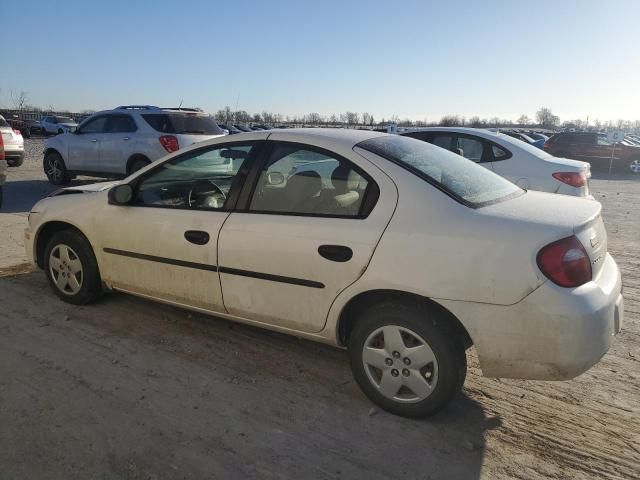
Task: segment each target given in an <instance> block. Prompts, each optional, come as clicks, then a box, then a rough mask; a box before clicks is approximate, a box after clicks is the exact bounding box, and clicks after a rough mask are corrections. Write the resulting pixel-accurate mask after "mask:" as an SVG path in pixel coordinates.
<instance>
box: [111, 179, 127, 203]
mask: <svg viewBox="0 0 640 480" xmlns="http://www.w3.org/2000/svg"><path fill="white" fill-rule="evenodd" d="M107 196H108V198H109V205H129V203H131V200H132V199H133V188H132V187H131V185H129V184H128V183H123V184H120V185H116V186H115V187H113V188H112V189H111V190H109V193H108V194H107Z"/></svg>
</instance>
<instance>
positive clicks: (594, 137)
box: [544, 132, 640, 174]
mask: <svg viewBox="0 0 640 480" xmlns="http://www.w3.org/2000/svg"><path fill="white" fill-rule="evenodd" d="M544 150H545V152H547V153H550V154H551V155H553V156H554V157H561V158H572V159H574V160H582V161H585V162H589V163H590V164H591V167H592V168H593V169H594V170H596V169H598V170H608V169H609V165H610V164H611V167H612V169H614V170H616V171H619V172H631V173H636V174H640V146H632V145H626V144H624V143H616V144H615V145H614V144H613V143H611V142H609V141H608V140H607V135H605V134H602V133H596V132H561V133H556V134H555V135H554V136H552V137H551V138H550V139H549V140H547V142H546V143H545V144H544Z"/></svg>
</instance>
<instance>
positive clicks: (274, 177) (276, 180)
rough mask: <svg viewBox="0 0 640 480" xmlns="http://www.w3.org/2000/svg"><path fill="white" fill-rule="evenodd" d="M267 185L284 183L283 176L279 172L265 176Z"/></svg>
mask: <svg viewBox="0 0 640 480" xmlns="http://www.w3.org/2000/svg"><path fill="white" fill-rule="evenodd" d="M267 182H269V185H282V184H283V183H284V175H283V174H281V173H280V172H271V173H270V174H269V175H267Z"/></svg>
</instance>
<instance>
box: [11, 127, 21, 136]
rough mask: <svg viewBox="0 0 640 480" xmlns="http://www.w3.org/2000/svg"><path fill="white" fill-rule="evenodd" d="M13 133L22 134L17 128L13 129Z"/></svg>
mask: <svg viewBox="0 0 640 480" xmlns="http://www.w3.org/2000/svg"><path fill="white" fill-rule="evenodd" d="M13 133H15V134H16V135H20V136H22V132H21V131H20V130H18V129H17V128H14V129H13Z"/></svg>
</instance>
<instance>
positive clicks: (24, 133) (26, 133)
mask: <svg viewBox="0 0 640 480" xmlns="http://www.w3.org/2000/svg"><path fill="white" fill-rule="evenodd" d="M20 133H22V136H23V137H24V138H31V130H30V129H29V128H27V127H24V128H22V129H20Z"/></svg>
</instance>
